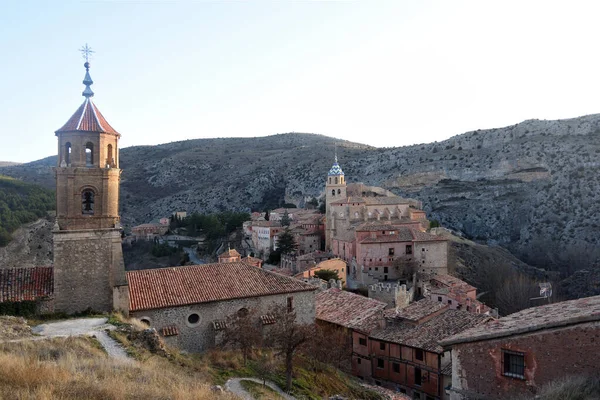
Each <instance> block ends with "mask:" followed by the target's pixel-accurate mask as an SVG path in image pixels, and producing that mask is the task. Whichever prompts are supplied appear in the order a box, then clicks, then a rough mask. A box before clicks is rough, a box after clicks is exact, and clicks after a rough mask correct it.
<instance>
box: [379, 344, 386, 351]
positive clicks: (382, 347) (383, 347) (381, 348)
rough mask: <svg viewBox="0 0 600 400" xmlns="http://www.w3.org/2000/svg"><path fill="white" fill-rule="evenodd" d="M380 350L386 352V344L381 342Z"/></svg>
mask: <svg viewBox="0 0 600 400" xmlns="http://www.w3.org/2000/svg"><path fill="white" fill-rule="evenodd" d="M379 350H385V343H383V342H379Z"/></svg>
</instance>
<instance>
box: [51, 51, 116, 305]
mask: <svg viewBox="0 0 600 400" xmlns="http://www.w3.org/2000/svg"><path fill="white" fill-rule="evenodd" d="M84 66H85V68H86V74H85V79H84V80H83V83H84V85H86V88H85V90H84V92H83V96H84V97H85V100H84V102H83V104H82V105H81V106H80V107H79V108H78V109H77V111H76V112H75V114H73V116H72V117H71V118H70V119H69V120H68V121H67V123H66V124H65V125H64V126H63V127H62V128H60V129H59V130H57V131H56V136H57V137H58V162H57V164H58V165H57V166H56V168H55V169H54V171H55V176H56V217H57V224H56V226H55V230H54V232H53V239H54V297H55V305H54V308H55V311H61V312H67V313H75V312H79V311H83V310H86V309H92V310H95V311H111V310H113V309H123V310H124V311H126V308H127V304H128V299H126V297H127V290H126V288H127V287H126V284H127V282H126V277H125V268H124V262H123V253H122V249H121V233H120V225H119V219H120V217H119V182H120V175H121V170H120V169H119V147H118V144H119V138H120V137H121V135H120V134H119V133H118V132H117V131H116V130H115V129H114V128H113V127H111V126H110V125H109V123H108V122H107V121H106V119H105V118H104V116H102V114H101V113H100V111H99V110H98V108H97V107H96V105H95V104H94V103H93V102H92V100H91V98H92V97H93V95H94V93H93V92H92V90H91V88H90V86H91V85H92V84H93V81H92V79H91V77H90V74H89V63H88V62H86V63H85V65H84Z"/></svg>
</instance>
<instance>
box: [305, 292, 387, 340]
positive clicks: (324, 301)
mask: <svg viewBox="0 0 600 400" xmlns="http://www.w3.org/2000/svg"><path fill="white" fill-rule="evenodd" d="M315 304H316V315H315V318H316V319H320V320H322V321H325V322H329V323H332V324H336V325H341V326H343V327H345V328H350V329H355V330H358V331H361V332H369V331H370V330H372V329H375V328H378V327H379V324H380V322H382V321H383V314H382V311H383V309H384V308H385V307H386V306H387V304H385V303H382V302H381V301H378V300H375V299H370V298H368V297H364V296H361V295H359V294H354V293H350V292H346V291H343V290H340V289H336V288H332V289H328V290H323V291H321V292H319V293H317V295H316V296H315Z"/></svg>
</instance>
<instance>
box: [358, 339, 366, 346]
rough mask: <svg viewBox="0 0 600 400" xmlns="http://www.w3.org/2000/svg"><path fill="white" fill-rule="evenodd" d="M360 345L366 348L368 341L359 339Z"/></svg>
mask: <svg viewBox="0 0 600 400" xmlns="http://www.w3.org/2000/svg"><path fill="white" fill-rule="evenodd" d="M358 344H360V345H361V346H366V345H367V339H365V338H358Z"/></svg>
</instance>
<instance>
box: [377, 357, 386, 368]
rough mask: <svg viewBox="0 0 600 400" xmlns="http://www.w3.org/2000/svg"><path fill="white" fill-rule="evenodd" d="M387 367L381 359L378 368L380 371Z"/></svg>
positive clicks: (378, 361)
mask: <svg viewBox="0 0 600 400" xmlns="http://www.w3.org/2000/svg"><path fill="white" fill-rule="evenodd" d="M384 366H385V364H384V362H383V360H382V359H381V358H378V359H377V368H379V369H383V367H384Z"/></svg>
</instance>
